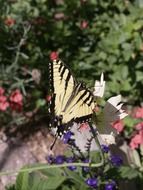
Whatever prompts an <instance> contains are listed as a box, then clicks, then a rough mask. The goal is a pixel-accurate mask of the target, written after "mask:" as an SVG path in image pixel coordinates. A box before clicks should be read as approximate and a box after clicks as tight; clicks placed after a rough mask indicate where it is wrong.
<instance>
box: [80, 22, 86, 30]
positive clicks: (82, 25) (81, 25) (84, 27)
mask: <svg viewBox="0 0 143 190" xmlns="http://www.w3.org/2000/svg"><path fill="white" fill-rule="evenodd" d="M87 27H88V22H87V21H86V20H83V21H82V22H81V23H80V28H81V29H86V28H87Z"/></svg>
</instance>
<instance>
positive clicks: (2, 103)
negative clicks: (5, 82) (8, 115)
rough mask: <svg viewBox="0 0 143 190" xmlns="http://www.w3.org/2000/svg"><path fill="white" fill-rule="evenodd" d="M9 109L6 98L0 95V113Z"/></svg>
mask: <svg viewBox="0 0 143 190" xmlns="http://www.w3.org/2000/svg"><path fill="white" fill-rule="evenodd" d="M8 107H9V103H8V101H7V97H6V96H3V95H1V96H0V111H6V109H7V108H8Z"/></svg>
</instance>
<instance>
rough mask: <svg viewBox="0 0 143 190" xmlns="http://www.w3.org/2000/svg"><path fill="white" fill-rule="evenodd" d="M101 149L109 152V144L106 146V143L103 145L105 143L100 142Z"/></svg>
mask: <svg viewBox="0 0 143 190" xmlns="http://www.w3.org/2000/svg"><path fill="white" fill-rule="evenodd" d="M101 149H102V151H103V152H105V153H108V152H109V146H107V145H105V144H102V145H101Z"/></svg>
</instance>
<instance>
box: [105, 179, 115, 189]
mask: <svg viewBox="0 0 143 190" xmlns="http://www.w3.org/2000/svg"><path fill="white" fill-rule="evenodd" d="M115 186H116V183H115V181H112V182H108V183H107V184H106V185H105V190H114V189H115Z"/></svg>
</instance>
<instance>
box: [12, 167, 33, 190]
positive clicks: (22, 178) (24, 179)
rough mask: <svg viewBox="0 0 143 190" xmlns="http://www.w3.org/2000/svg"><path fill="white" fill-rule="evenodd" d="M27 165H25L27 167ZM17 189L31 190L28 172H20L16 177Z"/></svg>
mask: <svg viewBox="0 0 143 190" xmlns="http://www.w3.org/2000/svg"><path fill="white" fill-rule="evenodd" d="M25 168H27V167H24V168H23V169H25ZM15 189H16V190H30V187H29V173H28V172H20V173H19V174H18V176H17V179H16V185H15Z"/></svg>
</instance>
